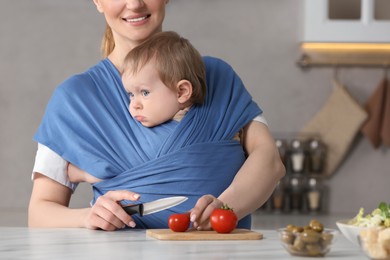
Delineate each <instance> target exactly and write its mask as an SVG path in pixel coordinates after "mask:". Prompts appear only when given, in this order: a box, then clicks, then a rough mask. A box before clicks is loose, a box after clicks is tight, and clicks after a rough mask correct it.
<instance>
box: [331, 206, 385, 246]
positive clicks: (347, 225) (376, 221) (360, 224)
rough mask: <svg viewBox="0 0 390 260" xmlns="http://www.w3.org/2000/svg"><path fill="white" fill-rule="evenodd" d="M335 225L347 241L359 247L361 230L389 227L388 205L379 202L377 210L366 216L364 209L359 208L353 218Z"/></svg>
mask: <svg viewBox="0 0 390 260" xmlns="http://www.w3.org/2000/svg"><path fill="white" fill-rule="evenodd" d="M336 225H337V227H338V228H339V229H340V231H341V233H342V234H343V235H344V236H345V237H346V238H347V239H348V240H349V241H351V242H352V243H353V244H355V245H357V246H359V239H358V237H359V234H360V231H361V230H364V229H367V228H374V227H383V228H386V227H390V204H387V203H385V202H381V203H379V206H378V207H377V208H375V209H374V210H373V211H372V212H371V213H368V214H365V212H364V208H360V210H359V212H358V214H357V215H356V216H355V217H354V218H352V219H344V220H339V221H337V222H336Z"/></svg>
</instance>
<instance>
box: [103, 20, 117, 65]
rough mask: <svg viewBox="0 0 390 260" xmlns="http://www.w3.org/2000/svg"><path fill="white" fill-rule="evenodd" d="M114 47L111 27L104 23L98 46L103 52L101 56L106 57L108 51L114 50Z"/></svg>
mask: <svg viewBox="0 0 390 260" xmlns="http://www.w3.org/2000/svg"><path fill="white" fill-rule="evenodd" d="M114 47H115V41H114V36H113V34H112V30H111V27H110V26H109V25H108V24H107V23H106V29H105V31H104V36H103V40H102V45H101V47H100V50H101V52H102V54H103V58H107V56H108V55H110V53H111V52H112V51H113V50H114Z"/></svg>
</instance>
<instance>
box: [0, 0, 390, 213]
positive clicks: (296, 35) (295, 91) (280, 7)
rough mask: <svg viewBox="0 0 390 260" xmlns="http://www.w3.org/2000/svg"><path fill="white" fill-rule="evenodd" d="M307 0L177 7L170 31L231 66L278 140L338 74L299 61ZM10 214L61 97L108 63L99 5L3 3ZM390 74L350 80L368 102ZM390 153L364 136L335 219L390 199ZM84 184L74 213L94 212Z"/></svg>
mask: <svg viewBox="0 0 390 260" xmlns="http://www.w3.org/2000/svg"><path fill="white" fill-rule="evenodd" d="M302 6H303V5H302V1H301V0H296V1H289V0H279V1H271V0H268V1H267V0H262V1H259V0H244V1H234V0H211V1H210V0H198V1H185V0H171V2H170V4H169V5H168V9H167V19H166V23H165V26H164V27H165V28H164V29H166V30H175V31H178V32H179V33H181V34H182V35H183V36H185V37H187V38H189V39H190V40H191V41H192V42H193V44H194V45H195V46H196V47H197V48H198V49H199V50H200V52H201V53H202V54H204V55H213V56H218V57H221V58H223V59H225V60H226V61H228V62H229V63H230V64H231V65H232V66H233V67H234V68H235V69H236V71H237V72H238V73H239V74H240V75H241V78H242V79H243V81H244V83H245V84H246V86H247V88H248V89H249V91H250V92H251V93H252V95H253V98H254V99H255V100H256V101H257V102H258V103H259V104H260V105H261V107H262V108H263V109H264V111H265V115H266V117H267V120H268V122H269V126H270V129H271V131H272V132H274V133H287V134H288V133H293V132H296V131H298V130H299V129H300V128H301V126H302V125H304V124H305V123H306V122H307V121H308V120H309V119H311V118H312V117H313V116H314V114H315V113H316V112H317V111H318V110H319V109H320V108H321V106H322V105H323V104H324V103H325V101H326V99H327V97H328V96H329V94H330V92H331V90H332V86H331V79H332V76H333V72H334V71H333V69H332V68H315V69H310V70H308V71H303V70H301V69H300V68H299V67H297V66H296V65H295V61H296V60H297V59H298V58H299V41H300V38H301V33H302V32H301V28H302V18H301V17H302V12H303V10H302V9H303V8H302ZM0 19H1V22H0V35H1V37H0V73H1V77H0V122H1V126H0V144H1V148H0V165H1V171H2V173H1V175H0V197H1V201H0V211H9V210H22V211H24V210H26V208H27V205H28V200H29V195H30V192H31V188H32V182H31V180H30V174H31V170H32V166H33V162H34V156H35V151H36V144H35V143H34V142H33V141H32V136H33V134H34V132H35V130H36V128H37V126H38V124H39V122H40V119H41V117H42V115H43V112H44V109H45V106H46V103H47V101H48V99H49V97H50V95H51V93H52V91H53V89H54V88H55V87H56V85H58V84H59V83H60V82H61V81H63V80H64V79H65V78H67V77H68V76H70V75H72V74H73V73H76V72H81V71H83V70H85V69H87V68H88V67H89V66H91V65H93V64H95V63H96V62H97V61H98V60H99V59H100V53H99V47H100V46H99V45H100V40H101V36H102V33H103V28H104V20H103V17H102V16H101V15H100V14H99V13H98V12H97V11H96V9H95V7H94V6H93V3H92V1H86V0H84V1H81V0H77V1H76V0H73V1H59V0H34V1H29V0H18V1H13V0H3V1H1V2H0ZM382 75H383V71H382V70H381V69H375V68H372V69H362V68H350V69H341V70H340V71H339V78H340V80H341V81H342V82H343V83H344V84H345V85H346V86H347V87H348V89H349V90H350V92H351V93H352V94H353V95H354V96H355V97H356V98H357V99H358V100H359V101H360V102H362V103H363V102H365V101H366V100H367V98H368V97H369V96H370V95H371V93H372V92H373V90H374V89H375V86H376V85H377V83H378V82H379V80H380V79H381V77H382ZM389 159H390V154H389V151H388V149H383V148H381V149H378V150H374V149H373V148H372V147H371V145H370V144H369V143H368V141H367V140H366V139H364V138H362V137H361V136H359V137H358V138H357V139H356V140H355V143H354V145H353V149H351V151H350V153H349V154H348V156H347V158H346V160H345V161H344V162H343V164H342V165H341V167H340V168H339V170H338V171H337V172H336V174H335V175H334V176H333V177H332V178H331V179H330V181H329V185H330V188H331V196H330V211H331V212H337V213H338V212H347V213H353V214H354V213H355V212H356V211H357V210H358V208H359V207H361V206H364V207H367V208H369V209H372V208H374V207H376V206H377V204H378V202H379V201H381V200H385V201H386V200H387V202H390V201H389V197H390V196H389V195H390V191H389V190H390V189H389V183H390V170H389V169H390V163H389V162H390V160H389ZM90 194H91V193H90V190H89V187H88V186H86V185H81V187H79V189H78V190H77V191H76V193H75V196H74V199H73V201H72V206H74V207H81V206H85V205H88V202H89V199H90Z"/></svg>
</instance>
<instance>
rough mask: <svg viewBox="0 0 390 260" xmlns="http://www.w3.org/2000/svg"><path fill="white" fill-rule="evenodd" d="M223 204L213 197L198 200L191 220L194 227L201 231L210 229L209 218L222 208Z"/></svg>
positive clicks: (203, 197)
mask: <svg viewBox="0 0 390 260" xmlns="http://www.w3.org/2000/svg"><path fill="white" fill-rule="evenodd" d="M222 205H223V203H222V202H221V201H220V200H218V199H217V198H216V197H214V196H213V195H203V196H202V197H200V198H199V199H198V201H197V202H196V204H195V207H194V208H193V209H192V210H191V214H190V218H191V222H192V223H193V226H194V227H195V228H197V229H200V230H205V229H210V222H209V218H210V215H211V212H213V210H214V209H216V208H220V207H221V206H222Z"/></svg>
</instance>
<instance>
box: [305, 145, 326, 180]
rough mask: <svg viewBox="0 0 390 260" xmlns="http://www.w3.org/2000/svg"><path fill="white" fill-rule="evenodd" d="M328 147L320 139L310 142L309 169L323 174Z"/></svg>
mask: <svg viewBox="0 0 390 260" xmlns="http://www.w3.org/2000/svg"><path fill="white" fill-rule="evenodd" d="M325 157H326V149H325V145H324V144H323V143H322V142H321V141H320V140H318V139H313V140H311V141H310V143H309V171H310V172H311V173H316V174H321V173H322V172H323V171H324V166H325Z"/></svg>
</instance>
